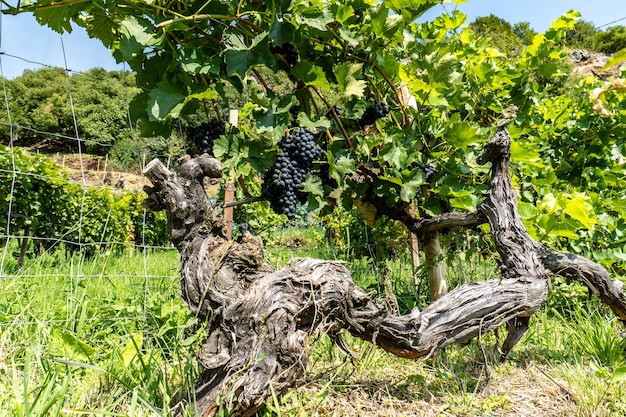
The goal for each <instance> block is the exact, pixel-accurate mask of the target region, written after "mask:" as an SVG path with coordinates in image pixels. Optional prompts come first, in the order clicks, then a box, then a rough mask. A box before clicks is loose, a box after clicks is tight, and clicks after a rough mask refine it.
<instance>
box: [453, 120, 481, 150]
mask: <svg viewBox="0 0 626 417" xmlns="http://www.w3.org/2000/svg"><path fill="white" fill-rule="evenodd" d="M445 137H446V141H447V142H448V143H449V144H451V145H453V146H455V147H456V148H458V149H462V148H465V147H466V146H467V145H469V144H470V143H476V142H477V141H478V139H479V137H478V128H477V127H476V126H472V125H471V124H470V123H468V122H460V123H453V124H452V126H451V127H450V128H449V129H448V130H446V136H445Z"/></svg>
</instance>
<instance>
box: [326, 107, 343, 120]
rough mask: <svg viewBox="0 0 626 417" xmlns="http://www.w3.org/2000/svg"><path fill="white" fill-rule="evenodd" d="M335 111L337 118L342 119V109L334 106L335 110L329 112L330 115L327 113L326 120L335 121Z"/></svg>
mask: <svg viewBox="0 0 626 417" xmlns="http://www.w3.org/2000/svg"><path fill="white" fill-rule="evenodd" d="M333 110H334V111H335V114H336V115H337V117H341V107H339V106H333V108H332V109H331V110H328V113H326V118H328V119H334V118H335V117H334V116H333Z"/></svg>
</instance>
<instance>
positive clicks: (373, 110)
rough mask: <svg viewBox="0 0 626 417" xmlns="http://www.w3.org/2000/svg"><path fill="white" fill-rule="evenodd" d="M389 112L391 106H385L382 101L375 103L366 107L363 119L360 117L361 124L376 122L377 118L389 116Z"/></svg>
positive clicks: (363, 125)
mask: <svg viewBox="0 0 626 417" xmlns="http://www.w3.org/2000/svg"><path fill="white" fill-rule="evenodd" d="M388 114H389V106H385V105H384V104H382V103H375V104H372V105H371V106H369V107H368V108H366V109H365V111H364V112H363V115H362V116H361V119H359V124H360V125H361V126H362V127H365V126H368V125H371V124H374V123H375V122H376V120H378V119H382V118H384V117H387V115H388Z"/></svg>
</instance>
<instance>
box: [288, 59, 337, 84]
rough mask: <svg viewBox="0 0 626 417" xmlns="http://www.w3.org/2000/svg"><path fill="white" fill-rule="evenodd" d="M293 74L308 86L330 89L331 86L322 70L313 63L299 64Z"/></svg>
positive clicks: (304, 61)
mask: <svg viewBox="0 0 626 417" xmlns="http://www.w3.org/2000/svg"><path fill="white" fill-rule="evenodd" d="M291 73H292V74H293V75H295V76H296V77H298V78H299V79H301V80H302V81H303V82H304V83H305V84H306V85H310V86H313V87H321V88H327V89H330V84H329V82H328V80H327V79H326V75H324V71H323V70H322V68H320V67H318V66H316V65H313V63H311V62H309V61H307V60H302V61H300V62H298V63H297V64H296V65H295V66H294V67H293V69H292V70H291Z"/></svg>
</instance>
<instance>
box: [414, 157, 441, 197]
mask: <svg viewBox="0 0 626 417" xmlns="http://www.w3.org/2000/svg"><path fill="white" fill-rule="evenodd" d="M416 168H419V169H421V170H422V172H423V173H424V175H426V178H425V180H426V182H430V181H431V180H432V179H433V177H434V176H435V175H437V168H435V167H434V166H432V165H425V164H422V163H421V162H413V163H412V164H411V165H409V169H410V170H413V169H416ZM421 196H422V189H421V188H418V189H417V194H416V195H415V197H416V198H420V197H421Z"/></svg>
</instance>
